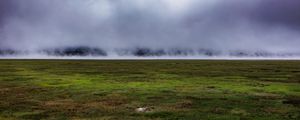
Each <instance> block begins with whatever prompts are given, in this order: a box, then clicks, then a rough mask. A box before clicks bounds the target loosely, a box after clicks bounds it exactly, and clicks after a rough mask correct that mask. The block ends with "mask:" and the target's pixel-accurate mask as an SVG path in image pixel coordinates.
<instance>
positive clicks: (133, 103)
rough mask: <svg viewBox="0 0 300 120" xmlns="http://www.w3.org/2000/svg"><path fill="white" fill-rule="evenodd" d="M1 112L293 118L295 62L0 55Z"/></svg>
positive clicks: (297, 104) (297, 107)
mask: <svg viewBox="0 0 300 120" xmlns="http://www.w3.org/2000/svg"><path fill="white" fill-rule="evenodd" d="M138 108H140V109H138ZM0 119H3V120H6V119H63V120H64V119H122V120H123V119H136V120H143V119H184V120H186V119H187V120H189V119H191V120H193V119H194V120H201V119H210V120H215V119H217V120H218V119H219V120H223V119H229V120H231V119H232V120H239V119H242V120H253V119H258V120H289V119H291V120H293V119H294V120H299V119H300V61H197V60H194V61H193V60H186V61H184V60H157V61H156V60H153V61H150V60H149V61H146V60H145V61H134V60H132V61H129V60H128V61H109V60H106V61H92V60H91V61H80V60H0Z"/></svg>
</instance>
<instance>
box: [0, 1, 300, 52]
mask: <svg viewBox="0 0 300 120" xmlns="http://www.w3.org/2000/svg"><path fill="white" fill-rule="evenodd" d="M297 11H300V2H299V1H298V0H285V1H282V0H251V1H250V0H249V1H245V0H26V1H25V0H1V1H0V47H1V48H12V49H20V50H36V49H42V48H55V47H64V46H91V47H100V48H104V49H115V48H133V47H150V48H174V47H175V48H195V49H198V48H206V49H216V50H266V51H272V52H280V51H283V52H300V48H299V47H298V45H300V35H299V31H300V29H299V28H300V13H299V12H297Z"/></svg>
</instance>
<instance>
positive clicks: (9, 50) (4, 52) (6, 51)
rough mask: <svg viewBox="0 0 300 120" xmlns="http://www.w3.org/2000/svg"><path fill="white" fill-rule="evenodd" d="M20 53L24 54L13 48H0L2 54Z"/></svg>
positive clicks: (0, 54)
mask: <svg viewBox="0 0 300 120" xmlns="http://www.w3.org/2000/svg"><path fill="white" fill-rule="evenodd" d="M18 54H22V52H21V51H17V50H12V49H0V56H12V55H18Z"/></svg>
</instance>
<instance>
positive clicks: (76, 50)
mask: <svg viewBox="0 0 300 120" xmlns="http://www.w3.org/2000/svg"><path fill="white" fill-rule="evenodd" d="M41 52H42V53H45V54H47V55H50V56H107V53H106V51H104V50H102V49H100V48H91V47H66V48H56V49H44V50H42V51H41Z"/></svg>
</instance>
